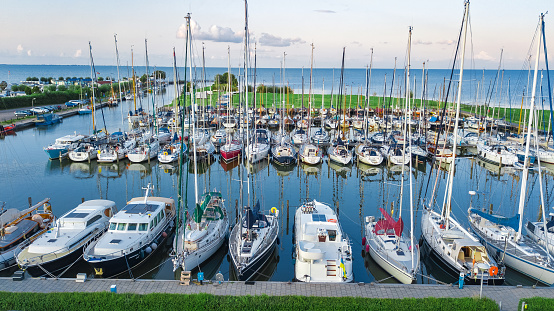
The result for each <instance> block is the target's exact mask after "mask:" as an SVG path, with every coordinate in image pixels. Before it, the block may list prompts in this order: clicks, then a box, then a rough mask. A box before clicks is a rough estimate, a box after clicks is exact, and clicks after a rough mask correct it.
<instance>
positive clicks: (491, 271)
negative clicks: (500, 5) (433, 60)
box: [421, 2, 505, 285]
mask: <svg viewBox="0 0 554 311" xmlns="http://www.w3.org/2000/svg"><path fill="white" fill-rule="evenodd" d="M468 19H469V2H465V10H464V20H463V23H462V28H463V29H464V31H463V39H462V38H461V36H462V32H460V34H461V36H460V40H463V41H462V51H461V53H462V55H461V64H460V74H459V81H458V92H457V95H458V96H457V101H456V122H454V143H453V145H452V148H453V153H452V158H453V160H452V164H451V165H450V171H449V174H448V182H447V185H446V188H447V189H446V192H445V199H444V205H443V208H442V212H441V213H437V212H436V211H434V210H433V209H432V206H431V205H429V206H425V208H424V210H423V215H422V217H421V231H422V236H423V242H424V245H425V246H427V245H428V246H429V249H430V250H431V256H434V257H435V258H437V259H438V261H439V262H440V263H441V265H442V266H443V267H444V270H445V271H446V272H447V273H449V274H450V275H451V276H453V277H455V278H458V277H461V276H463V278H464V282H466V283H469V284H481V283H482V282H485V281H486V282H487V284H495V285H497V284H502V283H503V282H504V272H505V267H503V266H500V267H499V265H498V264H497V263H496V261H494V259H492V258H490V257H489V255H488V253H487V249H486V248H485V246H483V244H481V243H480V242H479V240H478V239H477V238H476V237H475V236H473V235H472V234H471V233H469V232H468V231H467V230H466V229H465V228H464V227H463V226H462V225H461V224H460V223H458V222H457V221H456V220H455V219H454V218H452V217H451V215H450V214H451V212H450V210H451V201H452V188H453V181H454V167H455V163H456V162H455V159H456V147H457V146H456V145H457V144H456V142H457V139H458V122H457V121H458V120H459V117H460V101H461V95H462V94H461V93H462V92H461V89H462V81H463V80H462V78H463V69H464V55H465V42H466V36H467V28H468ZM464 26H465V27H464ZM459 44H460V41H458V46H459ZM455 63H456V62H455V61H454V64H453V69H452V73H451V75H453V73H454V65H455ZM446 98H448V95H447V96H446ZM445 102H446V100H445ZM433 196H434V193H433ZM431 202H432V201H431Z"/></svg>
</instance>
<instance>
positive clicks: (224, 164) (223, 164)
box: [219, 158, 240, 172]
mask: <svg viewBox="0 0 554 311" xmlns="http://www.w3.org/2000/svg"><path fill="white" fill-rule="evenodd" d="M219 164H220V165H221V167H222V168H223V171H225V172H228V171H230V170H232V169H234V168H235V167H238V166H239V165H240V158H236V159H235V160H233V161H231V162H225V161H223V160H222V159H220V160H219Z"/></svg>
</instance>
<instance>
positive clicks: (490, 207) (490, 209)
mask: <svg viewBox="0 0 554 311" xmlns="http://www.w3.org/2000/svg"><path fill="white" fill-rule="evenodd" d="M489 214H491V215H492V203H491V204H490V205H489Z"/></svg>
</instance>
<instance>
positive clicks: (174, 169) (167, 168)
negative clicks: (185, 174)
mask: <svg viewBox="0 0 554 311" xmlns="http://www.w3.org/2000/svg"><path fill="white" fill-rule="evenodd" d="M159 167H160V169H161V170H162V171H163V172H164V173H165V174H169V175H173V174H175V173H178V172H179V171H178V166H177V165H176V164H175V165H174V164H172V163H160V164H159Z"/></svg>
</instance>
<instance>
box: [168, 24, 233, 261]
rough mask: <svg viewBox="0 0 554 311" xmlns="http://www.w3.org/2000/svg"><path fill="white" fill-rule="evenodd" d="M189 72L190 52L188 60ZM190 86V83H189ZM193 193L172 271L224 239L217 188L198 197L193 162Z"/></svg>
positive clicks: (222, 210) (222, 209)
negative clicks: (191, 204) (189, 211)
mask: <svg viewBox="0 0 554 311" xmlns="http://www.w3.org/2000/svg"><path fill="white" fill-rule="evenodd" d="M186 20H187V31H188V35H187V38H189V42H187V43H188V45H189V48H190V50H191V52H192V42H191V41H192V40H191V37H190V36H191V35H192V33H191V28H190V14H188V15H187V17H186ZM190 71H191V73H192V53H191V61H190ZM191 87H193V86H191ZM190 94H191V105H192V107H193V111H194V105H195V102H194V92H190ZM195 124H196V121H195V113H192V126H193V132H194V129H195ZM197 143H198V142H197V140H196V139H193V147H192V154H193V160H194V162H195V163H197V162H196V161H197V159H196V158H197V151H198V149H197V146H196V144H197ZM194 197H195V208H194V211H193V213H192V214H190V213H188V212H187V213H186V214H185V216H184V217H185V219H183V225H182V226H179V228H178V231H177V234H176V235H175V243H174V245H175V257H174V258H173V271H175V270H177V269H178V268H179V267H181V268H182V269H183V271H191V270H193V269H195V268H197V267H198V266H200V264H202V263H203V262H204V261H205V260H207V259H208V258H210V257H211V256H212V255H213V254H214V253H215V252H216V251H217V250H218V249H219V248H220V247H221V245H222V244H223V242H225V240H226V239H227V235H228V233H229V217H228V216H227V210H226V209H225V205H224V200H223V197H222V195H221V192H217V191H212V192H206V193H204V194H203V195H202V198H201V199H199V198H198V171H197V165H196V164H195V165H194Z"/></svg>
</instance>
